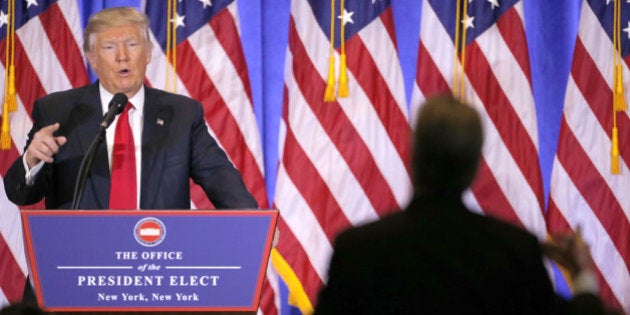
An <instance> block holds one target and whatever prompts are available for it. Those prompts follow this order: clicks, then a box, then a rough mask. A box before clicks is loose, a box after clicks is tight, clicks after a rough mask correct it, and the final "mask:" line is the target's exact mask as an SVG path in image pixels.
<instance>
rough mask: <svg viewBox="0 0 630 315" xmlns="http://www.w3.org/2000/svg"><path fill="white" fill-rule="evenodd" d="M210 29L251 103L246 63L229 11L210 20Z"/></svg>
mask: <svg viewBox="0 0 630 315" xmlns="http://www.w3.org/2000/svg"><path fill="white" fill-rule="evenodd" d="M210 27H212V30H214V34H215V36H216V37H217V39H218V40H219V43H221V46H222V47H223V50H225V53H226V54H227V56H228V57H229V58H230V60H232V64H233V65H234V67H235V68H236V72H237V73H238V76H239V77H240V78H241V81H243V87H244V88H245V94H246V95H247V98H248V99H249V103H250V104H253V102H252V88H251V84H250V82H249V75H248V74H247V63H246V62H245V55H244V54H243V47H242V44H241V41H240V37H239V36H238V30H237V29H236V21H235V20H234V17H233V16H232V14H230V11H228V9H227V8H225V9H223V10H222V11H221V12H219V13H217V15H215V16H214V17H213V18H212V20H210Z"/></svg>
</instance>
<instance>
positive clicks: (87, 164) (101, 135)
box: [71, 125, 107, 210]
mask: <svg viewBox="0 0 630 315" xmlns="http://www.w3.org/2000/svg"><path fill="white" fill-rule="evenodd" d="M106 128H107V127H105V126H103V125H101V127H100V128H99V130H98V133H97V134H96V137H94V140H92V144H90V147H89V148H88V150H87V152H86V153H85V155H84V156H83V160H82V161H81V166H80V167H79V174H78V175H77V180H76V183H75V185H74V195H73V197H72V207H71V209H72V210H76V209H78V208H79V203H80V202H81V197H83V190H84V189H85V181H86V180H87V177H88V174H89V173H90V169H91V168H92V163H93V162H94V157H95V156H96V150H97V149H98V147H99V146H100V144H101V143H102V142H103V140H105V130H106Z"/></svg>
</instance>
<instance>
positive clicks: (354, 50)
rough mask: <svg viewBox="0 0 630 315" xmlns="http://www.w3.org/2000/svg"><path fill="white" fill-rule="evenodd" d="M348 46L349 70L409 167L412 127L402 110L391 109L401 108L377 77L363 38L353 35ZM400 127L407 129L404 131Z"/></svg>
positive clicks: (401, 157)
mask: <svg viewBox="0 0 630 315" xmlns="http://www.w3.org/2000/svg"><path fill="white" fill-rule="evenodd" d="M346 47H347V48H346V54H347V65H348V68H349V69H350V70H351V71H352V73H353V74H354V75H355V78H356V79H357V81H358V82H359V85H361V87H362V89H363V91H364V92H365V94H366V95H367V97H368V98H369V99H370V103H371V104H372V106H373V107H374V110H376V113H377V114H378V117H379V119H380V120H381V122H382V124H383V127H384V128H385V129H386V130H387V134H388V135H389V138H390V139H391V140H392V142H393V143H394V146H395V147H396V150H398V155H399V156H400V159H401V160H402V161H403V162H404V163H405V165H408V160H409V155H410V153H409V134H410V133H411V128H409V127H407V126H408V125H409V123H408V120H407V117H405V115H404V113H403V112H402V111H396V110H392V108H398V105H397V104H396V99H395V98H394V95H392V91H391V90H390V89H389V87H388V86H387V82H385V78H383V77H382V76H380V75H375V73H378V72H379V69H378V67H377V65H376V63H375V62H374V59H373V57H372V55H371V54H370V53H369V51H368V49H367V47H366V46H365V44H364V43H363V41H362V40H361V38H360V37H359V36H353V37H352V38H350V39H348V41H347V42H346ZM401 126H405V127H407V128H401Z"/></svg>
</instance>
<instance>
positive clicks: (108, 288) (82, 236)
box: [22, 210, 278, 314]
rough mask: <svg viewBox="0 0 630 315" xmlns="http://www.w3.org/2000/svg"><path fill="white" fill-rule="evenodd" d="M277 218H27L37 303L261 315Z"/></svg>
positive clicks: (168, 214) (231, 214)
mask: <svg viewBox="0 0 630 315" xmlns="http://www.w3.org/2000/svg"><path fill="white" fill-rule="evenodd" d="M277 217H278V211H277V210H255V211H248V210H229V211H200V210H142V211H138V210H127V211H114V210H93V211H92V210H87V211H86V210H83V211H67V210H31V211H27V210H25V211H22V222H23V226H24V235H25V240H26V245H27V253H28V259H29V269H30V276H31V278H32V280H33V283H34V289H35V295H36V296H37V300H38V303H39V304H40V306H42V307H43V308H44V309H46V310H48V311H53V312H56V313H59V312H99V313H101V314H103V313H102V312H144V313H146V312H251V313H253V312H255V311H256V310H257V308H258V303H259V300H260V292H261V287H262V283H263V279H264V276H265V271H266V267H267V262H268V261H269V253H270V251H271V246H272V239H273V234H274V231H275V226H276V222H277Z"/></svg>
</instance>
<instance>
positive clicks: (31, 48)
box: [16, 17, 72, 93]
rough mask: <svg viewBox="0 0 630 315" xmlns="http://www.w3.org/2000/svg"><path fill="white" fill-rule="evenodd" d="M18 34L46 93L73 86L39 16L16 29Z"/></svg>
mask: <svg viewBox="0 0 630 315" xmlns="http://www.w3.org/2000/svg"><path fill="white" fill-rule="evenodd" d="M16 34H17V36H18V37H19V39H20V42H22V45H23V46H24V53H25V54H26V55H27V56H28V59H29V61H30V63H31V64H32V65H33V69H34V70H35V73H36V74H37V77H38V78H39V81H40V82H41V84H42V86H43V87H44V89H45V90H46V93H51V92H55V91H61V90H65V89H68V88H69V87H71V86H72V83H71V82H70V80H69V79H68V77H67V76H66V72H65V70H64V68H63V66H62V65H61V63H60V62H59V59H58V58H57V54H56V52H55V50H54V49H53V48H52V46H51V45H50V42H49V41H48V37H47V36H46V31H45V30H44V28H43V26H42V24H41V20H40V19H39V17H36V18H33V19H31V20H29V21H28V22H27V23H26V24H25V25H24V26H22V27H20V28H19V29H18V30H17V31H16ZM16 71H19V69H18V70H16ZM18 74H19V73H18ZM51 78H54V80H53V79H51Z"/></svg>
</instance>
